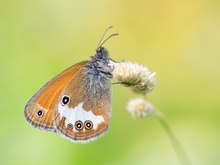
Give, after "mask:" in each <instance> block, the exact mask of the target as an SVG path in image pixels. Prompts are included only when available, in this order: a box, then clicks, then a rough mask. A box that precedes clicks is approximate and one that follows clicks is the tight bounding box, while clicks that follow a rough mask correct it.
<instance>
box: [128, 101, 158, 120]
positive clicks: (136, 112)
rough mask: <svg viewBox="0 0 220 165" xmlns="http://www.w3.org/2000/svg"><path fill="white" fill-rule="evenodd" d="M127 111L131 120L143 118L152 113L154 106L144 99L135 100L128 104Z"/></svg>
mask: <svg viewBox="0 0 220 165" xmlns="http://www.w3.org/2000/svg"><path fill="white" fill-rule="evenodd" d="M127 110H128V112H129V113H130V114H131V116H132V117H133V118H136V119H137V118H144V117H147V116H150V115H152V114H153V113H154V106H153V105H152V104H151V103H150V102H148V101H145V100H144V99H141V98H136V99H131V100H130V101H129V102H128V105H127Z"/></svg>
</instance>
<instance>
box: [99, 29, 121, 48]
mask: <svg viewBox="0 0 220 165" xmlns="http://www.w3.org/2000/svg"><path fill="white" fill-rule="evenodd" d="M117 35H119V34H118V33H114V34H111V35H110V36H109V37H108V38H106V39H105V40H104V41H103V42H102V43H101V44H100V45H99V47H101V46H102V45H103V44H104V43H105V42H106V41H108V40H109V39H110V38H111V37H113V36H117ZM99 47H98V48H99Z"/></svg>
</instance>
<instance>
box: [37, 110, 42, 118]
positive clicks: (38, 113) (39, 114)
mask: <svg viewBox="0 0 220 165" xmlns="http://www.w3.org/2000/svg"><path fill="white" fill-rule="evenodd" d="M37 116H38V117H42V116H43V111H42V110H41V109H40V110H38V111H37Z"/></svg>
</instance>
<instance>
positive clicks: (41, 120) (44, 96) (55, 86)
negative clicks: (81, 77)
mask: <svg viewBox="0 0 220 165" xmlns="http://www.w3.org/2000/svg"><path fill="white" fill-rule="evenodd" d="M87 62H88V61H83V62H80V63H78V64H75V65H73V66H71V67H69V68H68V69H66V70H64V71H63V72H61V73H60V74H58V75H57V76H56V77H54V78H53V79H52V80H50V81H49V82H48V83H47V84H45V85H44V86H43V87H42V88H41V89H40V90H39V91H38V92H37V93H36V94H35V95H34V96H33V97H32V98H31V99H30V100H29V101H28V103H27V104H26V106H25V110H24V115H25V117H26V119H27V121H28V122H29V123H30V124H32V125H33V126H35V127H38V128H41V129H45V130H48V131H54V120H55V118H56V116H54V109H55V107H56V104H57V100H58V98H59V97H60V94H61V93H62V91H63V90H64V88H65V87H66V86H67V85H68V84H69V82H70V81H71V80H72V78H73V77H74V75H75V74H76V73H77V72H78V71H79V70H80V68H82V67H83V66H85V65H86V63H87Z"/></svg>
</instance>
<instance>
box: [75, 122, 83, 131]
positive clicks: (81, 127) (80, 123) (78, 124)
mask: <svg viewBox="0 0 220 165" xmlns="http://www.w3.org/2000/svg"><path fill="white" fill-rule="evenodd" d="M75 129H76V130H78V131H81V130H82V129H83V122H82V121H80V120H78V121H76V122H75Z"/></svg>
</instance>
